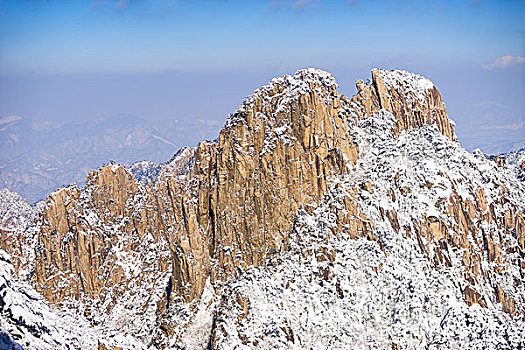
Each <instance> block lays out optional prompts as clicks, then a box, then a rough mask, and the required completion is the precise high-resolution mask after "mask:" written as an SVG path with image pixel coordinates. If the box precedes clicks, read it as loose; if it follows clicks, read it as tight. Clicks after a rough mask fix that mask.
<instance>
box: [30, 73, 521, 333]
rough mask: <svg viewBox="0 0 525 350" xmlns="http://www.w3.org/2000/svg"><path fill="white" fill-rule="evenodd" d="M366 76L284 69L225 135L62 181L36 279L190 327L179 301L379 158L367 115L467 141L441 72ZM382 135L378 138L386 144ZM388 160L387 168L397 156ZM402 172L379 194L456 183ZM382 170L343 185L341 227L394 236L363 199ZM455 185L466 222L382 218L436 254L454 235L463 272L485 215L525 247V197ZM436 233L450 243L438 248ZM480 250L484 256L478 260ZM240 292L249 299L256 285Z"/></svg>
mask: <svg viewBox="0 0 525 350" xmlns="http://www.w3.org/2000/svg"><path fill="white" fill-rule="evenodd" d="M356 85H357V89H358V93H357V94H356V95H355V96H353V97H352V98H348V97H345V96H344V95H339V94H338V92H337V83H336V82H335V79H334V78H333V77H332V75H331V74H329V73H327V72H323V71H320V70H317V69H305V70H300V71H298V72H297V73H295V74H294V75H293V76H289V75H286V76H283V77H280V78H275V79H273V80H272V81H271V82H270V83H269V84H268V85H265V86H262V87H261V88H259V89H257V90H256V91H255V92H254V93H253V94H252V95H251V96H249V97H248V98H246V99H245V101H244V102H243V103H242V104H241V106H240V107H239V108H238V109H237V110H236V111H235V113H233V114H231V115H230V116H229V118H228V120H227V122H226V125H225V126H224V127H223V129H222V130H221V132H220V135H219V137H218V139H217V140H216V141H212V142H209V141H204V142H201V143H200V144H199V145H198V146H197V147H195V148H183V149H181V150H180V151H179V152H178V153H177V154H176V155H175V156H174V157H173V158H172V159H171V160H170V161H169V162H167V163H166V164H163V165H159V166H157V165H155V164H149V163H143V164H140V165H137V166H136V167H132V168H131V169H129V170H128V169H125V168H123V167H121V166H118V165H110V166H107V167H103V168H101V169H98V170H96V171H92V172H90V174H89V175H88V178H87V182H86V183H87V184H86V187H85V188H84V189H79V188H77V187H75V186H74V187H69V188H66V189H63V190H60V191H57V192H55V193H53V194H51V195H50V196H49V197H48V199H47V201H46V203H47V205H46V207H45V208H44V210H43V212H42V213H41V215H40V218H39V219H38V225H37V227H38V229H39V232H38V235H37V249H36V256H35V274H34V278H35V281H34V282H35V283H36V287H37V289H38V290H39V291H40V292H41V293H42V294H43V295H44V296H45V297H46V298H47V299H48V300H49V301H51V302H54V303H64V302H68V301H71V300H81V301H82V303H81V305H82V306H81V307H82V308H83V310H84V313H85V315H86V317H88V318H90V319H92V320H93V321H94V322H95V321H96V322H102V321H100V320H101V319H102V320H108V319H111V320H112V322H113V320H115V319H117V318H118V317H117V316H118V315H120V314H121V313H122V312H126V313H130V314H133V315H143V317H144V319H145V320H147V322H146V321H144V322H139V321H140V320H139V319H138V318H137V317H135V319H136V321H135V322H127V323H126V324H125V325H124V324H122V325H121V327H123V328H126V329H127V330H128V331H130V332H131V331H133V332H136V333H137V334H140V336H141V337H143V338H144V339H146V340H148V341H154V339H153V338H154V337H157V336H159V337H160V338H162V339H164V338H165V337H169V336H172V335H173V334H176V333H177V332H178V331H180V329H183V328H184V327H185V324H184V322H183V321H180V320H178V321H175V320H174V319H173V318H172V314H173V312H174V311H173V310H174V308H179V307H181V308H182V307H183V306H181V305H196V303H197V302H198V300H199V299H200V297H201V295H202V294H203V292H204V290H205V287H206V285H208V286H213V288H214V290H215V292H216V293H221V290H222V288H223V287H224V286H226V285H227V284H228V283H229V282H228V281H230V280H232V278H233V277H239V276H241V275H243V272H244V271H246V270H248V269H250V267H253V266H255V267H257V266H260V265H264V264H265V263H266V262H267V261H269V259H270V260H271V259H272V257H274V256H278V255H279V254H282V253H283V252H285V251H287V250H288V249H289V247H290V239H291V237H292V236H291V235H292V234H293V232H294V230H296V229H297V225H296V222H295V221H296V219H297V215H298V213H310V214H311V213H312V212H313V211H314V209H315V207H317V205H318V203H321V202H322V200H323V198H324V197H325V196H326V195H327V193H328V191H329V190H330V188H331V186H332V184H333V182H334V179H339V180H340V179H341V178H343V177H345V176H350V175H352V172H354V173H355V172H356V171H357V172H358V171H359V169H362V163H363V162H365V163H370V164H375V162H376V161H377V157H378V154H377V153H374V152H373V151H371V149H370V147H372V146H373V145H372V142H369V143H367V142H365V141H363V140H366V137H364V136H363V135H361V134H366V132H370V133H371V132H372V131H371V130H368V131H366V130H365V129H366V128H367V123H368V122H369V123H368V124H369V125H368V127H369V128H372V127H371V126H370V125H376V124H377V123H379V124H381V123H383V124H384V125H387V126H388V129H385V130H383V131H382V133H383V134H384V135H386V136H384V137H385V138H386V139H388V137H393V139H392V140H390V139H388V141H389V142H390V145H391V149H387V150H382V152H383V151H384V152H386V153H388V152H393V151H392V149H397V147H401V146H399V145H402V142H404V141H403V140H404V139H405V138H406V135H409V134H413V133H414V132H416V131H417V132H419V131H421V132H422V133H424V132H428V133H432V132H433V133H435V134H437V135H438V136H439V137H438V136H437V135H434V136H435V137H436V138H437V139H438V140H439V142H442V143H444V144H446V145H448V146H447V147H452V148H453V147H457V148H459V146H458V145H457V144H456V143H455V142H450V141H455V140H456V136H455V133H454V128H453V123H452V122H451V121H450V120H449V119H448V117H447V114H446V108H445V105H444V103H443V100H442V98H441V95H440V94H439V92H438V91H437V89H436V88H435V86H434V85H433V84H432V83H431V82H430V81H429V80H427V79H425V78H422V77H421V76H419V75H416V74H412V73H408V72H404V71H384V70H373V71H372V78H371V80H370V81H369V82H368V83H365V82H363V81H361V80H359V81H357V83H356ZM373 123H376V124H373ZM383 124H381V125H383ZM429 126H430V128H428V127H429ZM436 129H437V130H438V131H439V133H438V132H437V131H436ZM425 130H426V131H425ZM429 130H430V131H429ZM389 135H393V136H389ZM432 135H433V134H432ZM442 135H444V136H445V137H443V136H442ZM434 136H433V137H434ZM445 138H446V139H448V140H446V139H445ZM358 139H359V140H361V141H360V143H358V142H357V140H358ZM376 141H377V140H376ZM396 142H397V143H396ZM447 142H448V143H447ZM376 143H377V144H376V145H375V146H373V147H376V146H377V147H379V146H378V145H381V143H380V142H376ZM450 144H454V145H455V146H450ZM394 145H395V146H394ZM405 146H406V145H405ZM360 147H361V148H362V150H360ZM403 147H404V146H403ZM421 152H423V151H421ZM381 154H383V153H381ZM374 157H375V158H374ZM385 157H386V156H385ZM399 157H401V156H399ZM399 159H401V158H399ZM419 161H420V160H419ZM359 162H361V163H359ZM384 163H385V164H386V165H385V168H384V169H383V170H381V171H383V172H385V173H386V172H387V170H388V171H390V172H391V171H392V169H394V167H393V166H394V165H395V166H397V163H396V162H393V163H388V162H386V161H385V162H384ZM520 164H522V163H520ZM358 166H361V168H358V170H356V167H358ZM385 169H387V170H385ZM365 170H366V169H365ZM368 170H370V169H368ZM368 170H367V171H368ZM374 171H376V170H374ZM403 171H405V170H403V169H399V173H398V174H394V173H392V174H390V175H391V176H390V177H389V178H388V181H389V182H388V184H389V186H391V187H392V188H390V189H389V192H388V198H386V199H385V198H382V197H377V198H379V199H378V201H377V203H386V202H388V203H390V202H392V203H400V202H403V203H405V202H407V203H409V204H410V205H413V203H412V202H410V201H408V199H410V200H420V198H419V197H417V198H415V199H414V198H413V197H414V196H413V195H411V194H410V193H411V191H412V188H411V186H417V187H421V188H425V189H427V190H428V192H429V193H426V192H425V195H428V196H432V195H433V194H432V193H441V192H439V191H438V189H435V188H434V187H436V188H441V187H443V186H445V185H443V184H442V182H443V183H445V184H447V183H449V182H450V181H449V182H447V181H448V180H447V175H446V174H440V175H439V176H438V174H436V175H435V177H436V179H438V180H435V182H436V183H434V182H430V181H428V182H425V183H421V184H420V183H416V184H413V183H412V182H411V181H412V178H411V177H410V176H407V175H406V171H405V172H403ZM354 175H355V174H354ZM458 176H459V175H458ZM371 178H372V176H370V179H360V182H359V183H356V184H353V185H352V187H349V188H345V189H341V191H343V192H345V191H346V194H345V196H344V200H343V201H342V202H341V203H336V205H334V206H333V207H330V213H328V212H327V214H326V215H327V217H330V218H333V219H334V220H335V221H336V223H337V225H336V226H334V227H331V228H330V230H329V231H330V234H332V235H334V236H336V237H340V236H341V235H346V236H345V237H350V238H351V239H358V238H360V237H365V238H367V239H368V240H370V241H371V242H377V243H378V244H380V245H381V244H383V243H382V241H381V237H380V235H379V234H378V231H377V230H376V229H375V228H374V221H373V220H371V218H369V217H367V215H366V213H363V212H362V210H361V209H362V206H361V205H359V203H360V201H362V200H364V199H363V198H368V197H371V196H372V195H373V194H374V193H380V194H381V193H382V192H381V191H378V190H377V188H376V187H377V183H375V184H374V183H373V182H372V180H371ZM137 180H138V181H137ZM449 180H450V179H449ZM384 181H387V180H384ZM418 181H419V180H418ZM432 181H434V180H432ZM464 181H467V182H468V180H464V179H460V180H457V183H454V186H456V185H457V186H460V185H459V184H463V182H464ZM407 184H410V186H409V185H407ZM375 186H376V187H375ZM440 186H441V187H440ZM462 186H463V185H462ZM450 187H451V188H450V189H449V190H448V192H447V193H448V196H447V197H446V198H444V199H440V201H441V202H440V203H441V204H440V205H441V206H442V207H443V208H446V210H445V209H443V215H447V217H451V219H450V220H451V221H452V222H455V223H457V224H456V225H455V226H454V225H449V226H446V224H447V222H445V221H443V222H441V221H439V220H438V218H437V217H436V215H434V214H433V212H432V213H426V214H424V215H419V214H420V213H419V212H417V213H415V212H413V211H410V213H411V214H410V215H413V216H414V217H412V218H411V219H412V221H408V220H405V221H401V222H400V220H399V219H398V213H399V212H401V209H403V210H405V209H406V208H408V204H407V207H406V208H405V207H398V204H389V206H388V207H385V208H382V207H381V208H377V210H379V211H380V213H381V215H380V219H377V220H376V222H381V225H387V224H388V225H391V227H392V228H393V230H394V231H395V232H397V233H399V232H405V233H406V235H407V236H409V237H413V239H414V240H415V242H417V247H419V248H418V249H421V251H423V252H424V254H425V255H426V256H428V257H429V259H433V261H434V260H435V261H437V262H436V264H438V263H442V262H444V261H445V262H446V261H447V259H448V255H447V254H446V253H447V252H446V250H447V249H448V247H449V246H452V247H453V248H458V249H470V250H471V251H472V252H470V253H465V254H466V255H465V257H464V264H465V266H466V265H469V266H471V267H469V268H466V269H465V273H466V274H472V275H473V276H477V274H479V268H478V267H479V266H481V265H480V264H481V263H479V260H480V259H482V257H483V253H479V251H481V252H483V251H484V250H487V249H488V250H491V252H492V253H491V254H493V255H494V254H496V253H493V252H497V251H498V250H497V248H495V246H494V244H493V243H492V241H491V240H489V239H488V238H484V239H485V243H484V246H483V244H478V243H476V242H482V240H483V239H482V238H479V237H478V238H477V239H476V241H475V243H473V244H470V243H469V244H467V243H466V242H470V240H469V238H468V235H469V234H470V232H473V231H476V230H478V226H477V225H478V222H479V220H481V219H480V218H483V217H484V215H485V216H486V218H485V219H484V220H488V221H489V222H490V223H491V224H494V225H499V226H501V227H502V230H503V227H506V228H508V229H509V230H511V226H513V225H515V226H516V227H518V229H517V231H519V233H517V234H515V236H516V237H518V238H517V239H519V240H521V241H520V244H521V246H523V237H522V236H523V234H522V232H523V218H522V217H523V215H522V211H520V210H521V209H519V208H517V209H513V210H512V211H510V212H509V213H510V214H509V218H508V219H506V221H505V220H503V221H501V219H500V218H499V217H498V216H497V215H496V213H492V212H491V213H487V212H486V211H487V210H488V208H489V207H490V205H489V204H488V203H486V202H485V194H483V193H482V192H480V191H477V190H476V189H475V188H476V187H475V186H474V185H472V188H474V191H475V194H472V195H471V198H472V199H470V200H467V199H465V198H463V196H461V195H460V194H458V193H456V192H454V191H455V189H454V187H453V186H452V185H451V186H450ZM374 188H376V189H374ZM431 191H434V192H431ZM476 191H477V192H476ZM461 193H463V192H461ZM405 198H407V199H406V200H405ZM498 200H500V201H501V203H503V199H501V198H500V199H498ZM478 202H479V204H476V203H478ZM487 202H488V200H487ZM374 203H375V202H374ZM436 205H437V204H436ZM502 205H503V204H502ZM396 206H397V207H396ZM400 208H401V209H400ZM405 214H406V213H405ZM407 215H408V214H406V215H405V216H407ZM416 216H417V217H416ZM489 216H490V219H488V217H489ZM498 220H499V221H498ZM454 230H455V231H454ZM453 231H454V232H457V234H456V235H455V236H454V235H453V233H452V232H453ZM321 233H322V234H325V231H323V232H321ZM445 238H447V239H448V241H444V239H445ZM411 239H412V238H411ZM438 245H439V246H440V247H444V248H439V249H438V248H436V249H435V251H434V250H433V249H434V247H436V246H438ZM431 248H432V249H431ZM478 248H479V249H478ZM381 249H382V250H383V251H384V252H386V249H385V248H384V247H383V246H381ZM474 253H475V254H474ZM309 254H314V255H319V256H321V255H322V256H323V257H320V258H319V259H323V261H331V259H333V258H334V257H335V254H336V253H335V251H329V250H326V249H325V250H324V251H323V250H322V249H321V250H320V251H308V252H305V253H304V256H305V257H308V256H310V255H309ZM385 254H386V253H385ZM496 255H497V254H496ZM496 255H494V256H496ZM474 258H475V259H478V260H476V263H473V262H471V261H470V260H471V259H474ZM491 259H492V258H491ZM494 259H496V260H497V259H498V258H494ZM494 259H493V260H494ZM498 261H499V260H498ZM472 266H474V267H472ZM471 279H472V282H469V284H468V285H467V286H464V287H463V288H464V291H462V292H463V293H464V294H465V297H466V299H467V301H469V302H470V303H480V304H482V303H483V300H482V299H481V298H482V297H481V294H479V293H478V292H477V291H476V283H474V281H475V278H474V277H471ZM467 287H468V288H467ZM210 288H211V287H210ZM496 289H497V288H496ZM497 290H498V291H499V289H497ZM476 293H478V294H476ZM498 293H499V294H498V295H499V296H498V297H497V298H499V299H497V300H503V301H504V302H505V303H506V304H505V305H507V306H506V308H507V309H508V310H510V311H509V312H510V313H514V310H515V309H520V307H519V306H516V307H515V306H514V304H513V303H514V302H513V301H512V300H513V299H512V300H511V299H509V297H508V293H507V294H506V292H504V291H503V289H501V291H500V292H498ZM238 299H239V300H241V301H243V302H242V303H243V305H244V306H243V307H244V308H245V309H248V305H249V302H248V301H247V300H246V298H243V297H242V296H239V298H238ZM486 299H488V297H487V298H486ZM493 299H494V298H493ZM123 309H125V310H126V311H122V310H123ZM114 310H117V311H114ZM188 314H191V312H189V311H188ZM188 317H189V316H188ZM148 322H149V323H148ZM152 328H155V329H156V333H154V334H153V335H152V334H151V332H150V330H151V329H152ZM159 334H160V335H159ZM163 337H164V338H163Z"/></svg>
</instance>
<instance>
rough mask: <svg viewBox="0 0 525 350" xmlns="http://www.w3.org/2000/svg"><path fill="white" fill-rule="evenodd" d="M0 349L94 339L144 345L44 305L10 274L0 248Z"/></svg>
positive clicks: (86, 345)
mask: <svg viewBox="0 0 525 350" xmlns="http://www.w3.org/2000/svg"><path fill="white" fill-rule="evenodd" d="M0 327H1V330H0V349H16V350H18V349H25V350H42V349H71V348H81V349H95V348H97V346H98V342H99V341H100V342H102V343H103V344H105V345H108V346H113V345H117V344H118V345H119V346H123V347H124V348H125V349H147V347H146V346H145V345H143V344H141V343H140V342H138V341H137V340H135V339H134V338H133V337H131V336H129V335H125V334H123V333H122V332H118V331H116V330H115V329H112V328H111V327H108V326H107V325H104V327H103V328H102V327H92V325H91V324H90V323H89V322H88V321H87V320H86V319H85V318H84V317H82V316H81V315H78V314H75V313H74V312H68V311H66V310H61V311H59V310H57V309H53V308H51V307H49V306H48V304H47V302H46V301H45V300H44V299H43V297H42V296H41V295H40V294H38V293H37V292H36V291H35V290H34V288H33V287H31V286H29V285H28V284H27V283H25V282H22V281H18V280H17V279H16V278H14V277H13V266H12V265H11V261H10V257H9V255H8V254H7V253H5V252H4V251H2V250H0Z"/></svg>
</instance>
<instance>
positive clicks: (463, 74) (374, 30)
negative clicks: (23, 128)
mask: <svg viewBox="0 0 525 350" xmlns="http://www.w3.org/2000/svg"><path fill="white" fill-rule="evenodd" d="M523 14H525V2H524V1H484V0H481V1H468V0H465V1H461V2H452V1H450V2H433V1H430V2H428V1H408V0H407V1H400V2H390V1H377V2H364V1H355V0H354V1H332V2H326V1H315V0H295V1H284V0H283V1H278V0H269V1H254V2H240V1H219V0H207V1H194V2H191V1H153V2H142V1H134V0H120V1H84V2H72V3H64V2H59V1H53V0H50V1H30V0H27V1H5V0H4V1H2V2H1V7H0V22H1V23H0V33H1V37H0V118H1V117H5V116H9V115H19V116H21V117H24V118H29V119H32V120H37V121H51V122H61V123H64V122H68V123H70V122H77V123H81V122H84V121H88V120H92V119H95V118H100V117H105V116H112V115H118V114H129V115H133V116H136V117H138V118H142V119H145V120H148V121H150V122H151V123H153V124H157V125H158V124H161V125H162V124H165V123H167V122H168V121H169V120H171V119H174V118H175V119H181V120H193V119H203V120H216V121H218V122H219V123H220V124H222V123H223V122H224V120H225V119H226V118H227V116H228V114H229V113H231V112H233V111H234V110H235V109H236V108H237V106H238V105H239V104H240V103H241V102H242V100H243V99H244V98H245V97H246V96H248V95H250V94H251V93H252V92H253V91H254V90H255V89H257V88H258V87H259V86H260V85H263V84H266V83H267V82H268V81H270V80H271V79H272V78H273V77H276V76H280V75H283V74H293V73H294V72H295V71H296V70H297V69H300V68H306V67H316V68H320V69H323V70H326V71H329V72H331V73H332V74H333V75H334V76H335V78H336V79H337V81H338V83H339V84H340V88H339V91H340V92H341V93H344V94H346V95H352V94H353V93H354V92H355V87H354V82H355V80H356V79H367V78H369V77H370V70H371V69H372V68H374V67H377V68H383V69H405V70H408V71H411V72H415V73H418V74H421V75H423V76H425V77H427V78H429V79H431V80H432V81H433V82H434V83H435V85H436V86H437V88H438V89H439V90H440V92H441V93H442V95H443V98H444V100H445V103H446V105H447V108H448V112H449V116H450V117H451V118H452V119H454V120H455V122H456V124H457V133H458V136H459V139H460V142H461V143H462V145H463V146H464V147H466V148H467V149H469V150H472V149H474V148H477V147H481V148H482V149H489V148H491V147H492V148H494V145H499V144H504V143H505V144H511V143H516V142H520V141H523V140H524V139H525V137H524V136H523V135H525V101H524V100H525V99H524V98H523V96H525V68H524V67H525V25H524V24H523V21H521V18H522V16H523ZM332 23H333V25H327V24H332Z"/></svg>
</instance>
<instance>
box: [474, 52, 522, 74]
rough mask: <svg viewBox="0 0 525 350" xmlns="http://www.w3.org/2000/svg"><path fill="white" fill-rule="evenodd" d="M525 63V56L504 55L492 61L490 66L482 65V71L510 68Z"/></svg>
mask: <svg viewBox="0 0 525 350" xmlns="http://www.w3.org/2000/svg"><path fill="white" fill-rule="evenodd" d="M524 63H525V56H511V55H505V56H501V57H498V58H496V59H495V60H494V62H492V63H490V64H484V65H483V66H482V68H483V69H484V70H492V69H504V68H511V67H514V66H517V65H520V64H524Z"/></svg>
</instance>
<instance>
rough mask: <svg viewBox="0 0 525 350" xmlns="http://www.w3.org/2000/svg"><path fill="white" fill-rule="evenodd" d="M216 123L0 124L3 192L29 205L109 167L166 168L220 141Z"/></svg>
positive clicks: (9, 120)
mask: <svg viewBox="0 0 525 350" xmlns="http://www.w3.org/2000/svg"><path fill="white" fill-rule="evenodd" d="M218 129H219V125H218V123H217V122H215V121H203V120H197V121H180V120H175V119H174V120H172V121H171V122H170V123H169V125H168V126H167V127H165V128H161V127H157V126H156V125H154V124H152V123H151V122H148V121H146V120H143V119H139V118H137V117H133V116H129V115H117V116H112V117H105V118H98V119H94V120H91V121H89V122H84V123H78V124H61V125H58V124H51V123H41V122H35V121H31V120H29V119H25V118H22V117H18V116H11V117H4V118H2V119H1V120H0V149H1V151H2V152H0V187H3V188H8V189H9V190H10V191H13V192H16V193H18V194H20V195H21V196H22V197H24V199H26V200H27V201H28V202H29V203H33V202H36V201H38V200H42V199H44V198H45V196H46V195H47V194H49V193H50V192H52V191H54V190H55V189H56V188H58V187H60V186H63V185H66V184H70V183H73V182H77V183H79V184H83V182H84V181H85V174H86V173H87V172H88V171H89V170H90V169H93V168H96V167H99V166H101V165H102V164H105V163H108V162H109V161H111V160H113V161H117V162H120V163H122V164H128V165H131V164H132V163H134V162H137V161H142V160H147V161H152V162H162V161H165V160H166V159H169V158H170V157H171V156H172V155H173V154H174V153H175V152H176V151H177V149H179V148H180V147H182V146H186V145H195V144H196V143H197V142H198V141H200V140H201V139H203V138H215V137H216V136H217V133H218Z"/></svg>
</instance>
